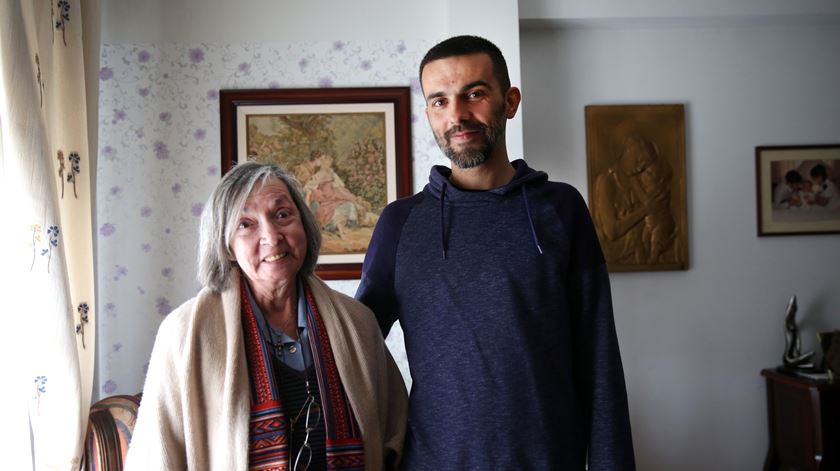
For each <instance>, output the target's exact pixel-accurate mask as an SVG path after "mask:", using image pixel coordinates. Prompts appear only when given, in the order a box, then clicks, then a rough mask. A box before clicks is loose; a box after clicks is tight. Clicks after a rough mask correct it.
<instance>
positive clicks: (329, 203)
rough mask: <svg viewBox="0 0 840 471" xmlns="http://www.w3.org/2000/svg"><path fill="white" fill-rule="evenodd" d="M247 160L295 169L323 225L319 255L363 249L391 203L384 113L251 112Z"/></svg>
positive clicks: (312, 207) (306, 196)
mask: <svg viewBox="0 0 840 471" xmlns="http://www.w3.org/2000/svg"><path fill="white" fill-rule="evenodd" d="M247 129H248V135H247V152H248V159H249V160H259V161H261V162H273V163H278V164H280V165H282V166H284V167H286V168H287V169H290V170H291V172H292V173H293V174H294V175H295V178H296V179H297V180H298V184H299V185H300V188H301V190H302V193H303V196H304V199H305V200H306V204H307V205H309V208H310V209H311V210H312V212H313V213H314V214H315V217H316V219H317V221H318V224H319V225H320V226H321V236H322V239H323V240H322V245H321V255H322V256H324V255H327V256H329V255H349V254H364V253H365V251H366V250H367V246H368V243H369V241H370V237H371V234H372V233H373V227H374V226H375V225H376V221H377V220H378V219H379V215H380V213H381V212H382V209H383V208H384V207H385V205H386V203H387V197H388V195H387V182H386V174H387V172H386V142H385V139H386V136H385V115H384V114H383V113H330V114H277V115H251V116H248V123H247Z"/></svg>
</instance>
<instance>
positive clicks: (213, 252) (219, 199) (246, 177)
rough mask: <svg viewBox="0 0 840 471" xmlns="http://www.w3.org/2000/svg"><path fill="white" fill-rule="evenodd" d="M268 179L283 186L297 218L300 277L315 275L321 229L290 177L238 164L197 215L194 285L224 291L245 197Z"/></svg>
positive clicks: (259, 166) (275, 167)
mask: <svg viewBox="0 0 840 471" xmlns="http://www.w3.org/2000/svg"><path fill="white" fill-rule="evenodd" d="M269 178H276V179H278V180H280V181H282V182H283V183H285V184H286V186H287V187H288V188H289V193H291V195H292V200H293V201H294V203H295V206H297V209H298V213H299V214H300V218H301V223H302V224H303V231H304V232H305V233H306V256H305V257H304V259H303V265H302V266H301V267H300V273H301V274H302V275H309V274H311V273H312V272H313V271H315V265H316V264H317V262H318V253H319V251H320V249H321V229H320V227H319V226H318V223H317V222H316V220H315V216H314V215H313V214H312V211H310V209H309V207H308V206H307V205H306V202H305V201H304V199H303V196H302V195H301V193H300V190H299V189H298V183H297V180H296V179H295V177H294V175H292V174H291V173H288V172H286V171H285V170H284V169H283V168H282V167H280V166H279V165H274V164H263V163H258V162H242V163H240V164H237V165H235V166H234V167H233V168H232V169H231V170H230V171H229V172H228V173H226V174H225V176H224V177H222V180H221V181H220V182H219V184H218V185H217V186H216V188H215V189H214V190H213V193H211V194H210V198H208V199H207V204H205V205H204V211H202V213H201V225H200V229H199V239H198V240H199V242H198V281H199V283H201V284H202V286H207V287H208V288H210V289H211V290H213V291H214V292H217V293H220V292H222V291H223V290H224V289H225V288H226V287H227V285H228V283H229V281H230V274H231V272H232V270H233V267H234V266H236V262H235V261H234V258H235V257H234V255H233V253H232V252H231V251H230V239H231V237H232V236H233V231H234V230H236V227H237V223H238V221H239V216H240V215H241V214H242V210H243V208H244V207H245V200H247V199H248V195H250V194H251V191H252V190H253V189H254V187H255V186H256V185H257V184H258V183H259V184H264V183H265V182H266V180H268V179H269Z"/></svg>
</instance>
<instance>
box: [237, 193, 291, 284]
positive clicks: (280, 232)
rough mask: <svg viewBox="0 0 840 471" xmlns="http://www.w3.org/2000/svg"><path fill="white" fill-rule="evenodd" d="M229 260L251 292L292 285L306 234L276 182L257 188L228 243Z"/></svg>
mask: <svg viewBox="0 0 840 471" xmlns="http://www.w3.org/2000/svg"><path fill="white" fill-rule="evenodd" d="M230 251H231V253H232V254H233V258H234V260H235V261H236V263H237V264H238V265H239V268H240V269H241V270H242V274H243V275H244V276H245V277H246V278H247V279H248V281H249V282H250V285H251V287H252V288H253V289H255V290H257V291H261V292H273V291H276V290H277V288H279V287H280V286H283V285H285V284H287V283H289V282H292V283H294V282H295V279H296V278H297V274H298V271H299V270H300V267H301V266H302V265H303V261H304V258H305V257H306V251H307V246H306V232H305V231H304V229H303V223H302V221H301V217H300V211H298V208H297V206H296V205H295V203H294V200H293V199H292V195H291V193H290V192H289V188H288V187H287V186H286V184H285V183H284V182H282V181H280V180H278V179H277V178H269V179H267V180H266V181H265V182H264V183H262V184H259V183H258V184H257V185H256V186H254V189H253V190H252V191H251V194H250V195H248V199H247V200H245V206H244V207H243V208H242V213H241V214H240V215H239V219H238V220H237V222H236V228H234V231H233V235H232V236H231V239H230Z"/></svg>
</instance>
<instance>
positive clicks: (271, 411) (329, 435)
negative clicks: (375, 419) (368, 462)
mask: <svg viewBox="0 0 840 471" xmlns="http://www.w3.org/2000/svg"><path fill="white" fill-rule="evenodd" d="M303 287H304V292H305V294H306V307H307V309H306V320H307V327H308V328H309V332H310V334H309V343H310V345H311V347H312V360H313V364H314V366H315V372H316V374H317V377H318V390H319V391H320V393H321V404H322V407H321V414H322V420H323V421H324V426H325V430H326V451H327V457H326V458H327V469H328V470H363V469H364V467H365V453H364V443H363V442H362V433H361V431H360V430H359V425H358V424H357V423H356V417H355V416H354V415H353V410H352V409H351V408H350V403H349V402H347V395H346V393H345V392H344V386H343V385H342V383H341V378H340V377H339V375H338V368H336V365H335V359H334V357H333V353H332V347H331V346H330V338H329V335H327V330H326V328H325V327H324V324H323V322H322V320H321V315H320V314H319V313H318V307H317V306H316V305H315V299H314V298H313V296H312V292H311V291H310V289H309V286H308V285H307V284H306V283H303ZM240 297H241V300H242V301H241V303H242V330H243V333H244V336H245V356H246V359H247V362H248V374H249V378H250V380H251V381H250V386H251V388H250V389H251V420H250V425H249V427H250V433H249V437H248V438H249V447H248V463H249V469H250V470H259V471H286V470H288V469H289V468H290V467H291V464H290V456H289V437H288V417H287V416H286V413H285V411H284V410H283V404H282V403H281V401H280V390H279V388H280V387H281V385H280V384H278V382H277V377H276V376H275V372H274V368H273V366H272V363H271V355H272V354H273V353H272V352H271V351H270V350H269V349H268V348H266V342H265V339H264V338H263V333H262V332H261V331H260V329H259V327H258V325H257V320H256V318H255V317H254V310H253V308H252V307H251V303H250V302H249V301H248V293H247V289H246V287H245V280H244V278H243V279H241V282H240ZM291 458H292V461H293V460H294V458H293V457H291Z"/></svg>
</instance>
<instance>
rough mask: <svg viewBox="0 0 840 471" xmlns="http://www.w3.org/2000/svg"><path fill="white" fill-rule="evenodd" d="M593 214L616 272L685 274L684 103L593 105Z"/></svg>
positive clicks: (589, 122)
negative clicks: (680, 272)
mask: <svg viewBox="0 0 840 471" xmlns="http://www.w3.org/2000/svg"><path fill="white" fill-rule="evenodd" d="M585 113H586V164H587V177H588V184H589V208H590V210H591V212H592V219H593V222H594V223H595V229H596V232H597V233H598V239H599V241H600V243H601V248H602V249H603V252H604V257H605V258H606V260H607V268H608V270H609V271H611V272H626V271H661V270H686V269H688V215H687V211H686V181H685V112H684V109H683V105H679V104H676V105H590V106H587V107H586V109H585Z"/></svg>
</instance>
